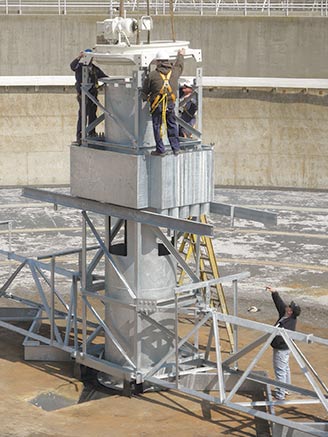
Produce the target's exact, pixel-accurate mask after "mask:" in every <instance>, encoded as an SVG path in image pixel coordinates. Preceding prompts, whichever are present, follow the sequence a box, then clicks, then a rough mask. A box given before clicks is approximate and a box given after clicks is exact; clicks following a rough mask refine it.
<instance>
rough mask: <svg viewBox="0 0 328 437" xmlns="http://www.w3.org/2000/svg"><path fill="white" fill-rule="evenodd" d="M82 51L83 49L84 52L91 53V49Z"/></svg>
mask: <svg viewBox="0 0 328 437" xmlns="http://www.w3.org/2000/svg"><path fill="white" fill-rule="evenodd" d="M84 51H85V53H92V50H91V49H85V50H84Z"/></svg>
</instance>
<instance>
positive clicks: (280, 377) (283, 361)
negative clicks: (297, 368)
mask: <svg viewBox="0 0 328 437" xmlns="http://www.w3.org/2000/svg"><path fill="white" fill-rule="evenodd" d="M266 290H268V291H270V293H271V296H272V300H273V302H274V304H275V307H276V308H277V311H278V313H279V318H278V320H277V322H276V323H275V326H278V327H279V328H284V329H289V330H290V331H295V330H296V322H297V317H298V316H299V315H300V314H301V308H300V307H299V306H298V305H297V304H296V303H295V302H294V301H292V302H291V303H290V304H289V305H287V304H286V303H285V302H284V301H283V300H282V298H281V297H280V295H279V293H278V291H276V290H274V289H273V288H272V287H269V286H268V287H266ZM271 346H272V348H273V368H274V373H275V376H276V380H277V381H280V382H283V383H285V384H290V382H291V379H290V369H289V355H290V350H289V348H288V346H287V344H286V342H285V341H284V339H283V338H282V336H281V335H277V336H276V337H275V338H274V339H273V340H272V342H271ZM285 395H286V389H285V388H282V387H277V388H276V390H275V392H274V397H275V398H276V399H278V400H283V399H285Z"/></svg>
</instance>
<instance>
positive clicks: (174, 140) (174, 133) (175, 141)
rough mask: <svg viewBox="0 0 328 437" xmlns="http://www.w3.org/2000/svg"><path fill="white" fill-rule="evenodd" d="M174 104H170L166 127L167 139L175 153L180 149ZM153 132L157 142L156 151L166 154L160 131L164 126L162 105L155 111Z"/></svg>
mask: <svg viewBox="0 0 328 437" xmlns="http://www.w3.org/2000/svg"><path fill="white" fill-rule="evenodd" d="M174 107H175V105H174V103H169V104H168V105H167V109H166V127H167V137H168V139H169V142H170V146H171V148H172V150H173V151H177V150H179V149H180V143H179V134H178V126H177V121H176V116H175V112H174ZM152 121H153V131H154V137H155V142H156V150H157V151H158V152H159V153H164V152H165V147H164V143H163V139H162V138H161V134H160V130H161V124H162V105H161V104H160V105H158V106H157V108H156V109H155V111H154V112H153V113H152Z"/></svg>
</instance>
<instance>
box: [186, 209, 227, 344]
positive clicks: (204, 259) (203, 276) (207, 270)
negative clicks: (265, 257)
mask: <svg viewBox="0 0 328 437" xmlns="http://www.w3.org/2000/svg"><path fill="white" fill-rule="evenodd" d="M200 221H201V222H202V223H207V219H206V216H205V214H204V215H201V216H200ZM199 239H200V241H199V256H198V259H199V277H200V280H201V281H208V280H209V279H212V278H219V277H220V274H219V268H218V264H217V260H216V256H215V252H214V248H213V243H212V239H211V238H209V237H206V236H201V237H199ZM179 252H180V253H181V254H182V255H183V256H184V259H185V261H186V262H187V263H188V262H190V261H192V260H194V261H195V262H196V263H197V236H196V235H195V234H189V233H184V234H183V237H182V241H181V243H180V246H179ZM184 277H185V271H184V270H183V269H182V270H181V272H180V277H179V280H178V284H179V285H182V283H183V280H184ZM210 302H211V306H213V307H214V308H217V309H219V310H220V311H221V312H222V313H223V314H229V312H228V307H227V303H226V298H225V294H224V291H223V287H222V284H215V285H213V286H211V300H210ZM225 328H226V331H227V336H228V342H229V343H230V347H231V351H233V350H234V336H233V330H232V326H231V324H230V323H225Z"/></svg>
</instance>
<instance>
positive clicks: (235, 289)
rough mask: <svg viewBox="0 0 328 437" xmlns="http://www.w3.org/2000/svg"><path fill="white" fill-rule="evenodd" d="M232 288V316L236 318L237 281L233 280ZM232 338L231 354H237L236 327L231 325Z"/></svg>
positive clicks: (236, 364)
mask: <svg viewBox="0 0 328 437" xmlns="http://www.w3.org/2000/svg"><path fill="white" fill-rule="evenodd" d="M232 287H233V315H234V316H235V317H238V284H237V280H236V279H235V280H234V281H232ZM233 338H234V345H233V353H236V352H238V326H237V325H233ZM235 366H236V368H237V367H238V363H237V361H236V362H235Z"/></svg>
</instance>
